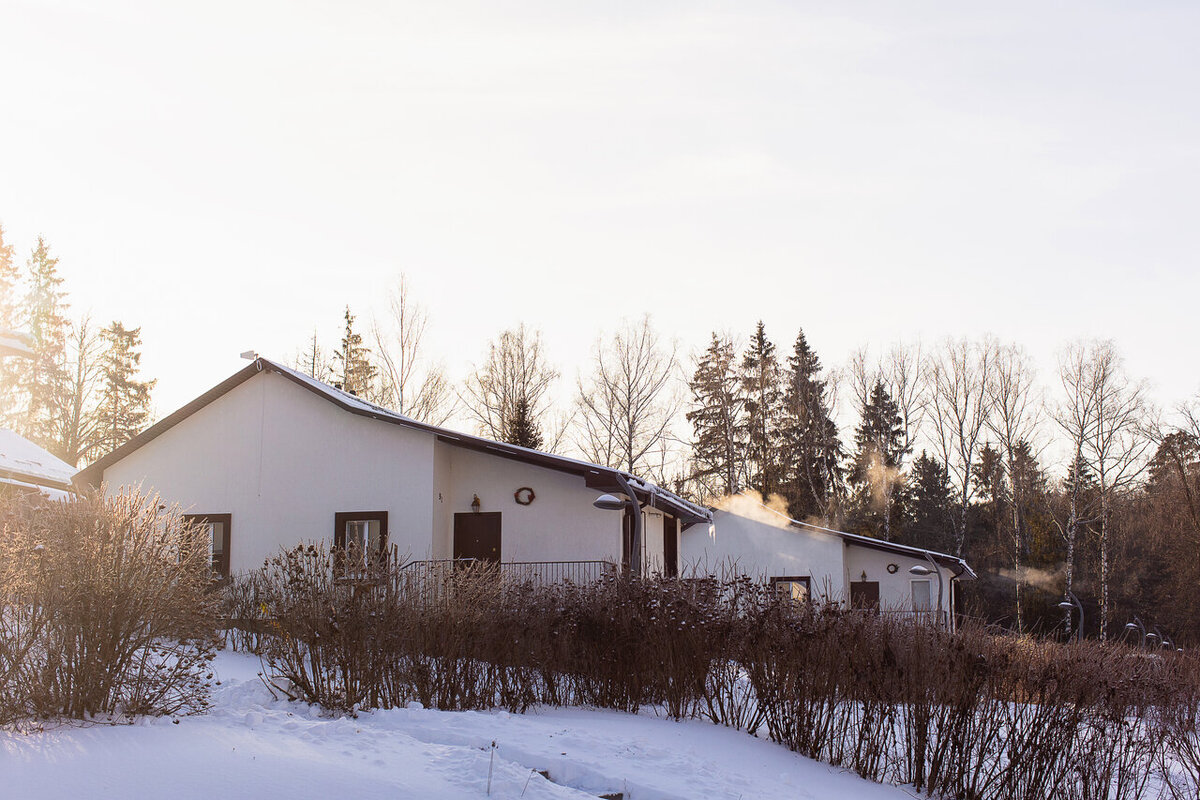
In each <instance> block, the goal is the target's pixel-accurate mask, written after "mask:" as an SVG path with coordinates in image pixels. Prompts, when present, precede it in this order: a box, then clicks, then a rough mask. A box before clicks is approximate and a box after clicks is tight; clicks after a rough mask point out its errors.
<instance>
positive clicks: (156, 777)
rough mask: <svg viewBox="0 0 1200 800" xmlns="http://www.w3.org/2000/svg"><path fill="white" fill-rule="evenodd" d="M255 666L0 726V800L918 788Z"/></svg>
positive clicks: (731, 743) (771, 794) (723, 744)
mask: <svg viewBox="0 0 1200 800" xmlns="http://www.w3.org/2000/svg"><path fill="white" fill-rule="evenodd" d="M257 671H258V660H257V659H256V658H254V657H253V656H246V655H244V654H237V653H222V654H221V655H220V656H219V657H218V658H217V661H216V673H217V678H218V679H219V680H220V681H221V685H220V686H217V687H215V691H214V696H213V699H214V708H213V710H212V712H211V713H209V714H207V715H204V716H196V717H183V718H180V719H179V720H178V721H177V722H176V721H174V720H172V719H170V718H164V719H155V720H149V719H147V720H141V721H139V722H138V723H137V724H135V725H106V724H94V725H78V724H61V723H59V724H54V725H51V726H48V727H47V728H46V729H45V730H43V731H40V732H36V733H15V732H0V797H3V798H13V800H17V799H18V798H99V797H104V798H108V797H112V798H141V797H171V798H174V799H175V800H192V798H195V799H196V800H211V798H213V797H252V798H255V800H268V798H288V799H289V800H294V799H295V798H307V797H322V798H329V797H342V796H345V797H354V798H356V800H360V799H361V800H366V799H367V798H387V799H388V800H395V799H396V798H410V797H411V798H418V797H419V798H429V799H430V800H443V799H447V800H449V799H453V800H458V798H482V797H486V796H487V784H488V770H489V761H490V760H493V758H494V761H493V763H492V766H491V768H492V786H491V796H492V797H495V798H518V797H525V798H529V799H530V800H538V798H593V800H594V798H595V797H596V796H597V795H600V794H605V793H610V792H624V793H625V798H627V800H675V798H679V800H685V799H686V800H698V799H699V798H704V799H705V800H708V799H709V798H711V799H712V800H724V798H729V800H738V798H743V799H744V800H750V798H780V797H788V798H822V799H825V798H847V799H848V800H859V798H861V799H862V800H906V798H910V797H912V795H910V794H909V793H907V792H905V791H903V790H902V789H898V788H895V787H886V786H879V785H877V784H873V783H869V782H867V781H863V780H861V779H859V778H857V777H856V776H854V775H851V774H846V773H843V772H840V771H838V770H835V769H833V768H832V767H829V766H828V765H826V764H821V763H819V762H816V761H811V760H809V759H806V758H802V757H800V756H797V755H795V754H794V753H791V752H788V751H787V750H786V749H784V748H782V747H779V746H777V745H774V744H772V743H770V742H768V741H764V740H761V739H755V738H753V737H750V736H747V735H746V734H744V733H740V732H738V731H733V730H728V729H726V728H721V727H717V726H714V725H711V724H709V723H705V722H672V721H670V720H666V719H657V718H655V717H653V716H647V715H640V716H635V715H629V714H619V713H616V712H608V711H591V710H582V709H544V710H541V711H538V712H533V713H529V714H524V715H519V714H509V713H506V712H502V711H498V712H489V713H476V712H464V713H456V712H445V711H433V710H428V709H419V708H409V709H396V710H391V711H377V712H371V713H364V714H360V715H359V717H358V718H357V719H353V718H349V717H338V718H330V717H326V716H322V714H321V712H320V710H319V709H317V708H314V707H309V706H307V705H303V704H300V703H288V702H284V701H276V700H273V699H272V698H271V695H270V694H269V693H268V692H267V690H266V689H265V688H264V687H263V685H262V684H261V683H260V682H259V680H258V678H257ZM493 741H494V742H495V743H496V750H495V753H494V756H493V753H492V752H491V744H492V742H493ZM534 770H547V771H548V772H549V775H550V780H547V779H545V778H543V777H542V776H541V775H540V774H538V773H537V772H535V771H534Z"/></svg>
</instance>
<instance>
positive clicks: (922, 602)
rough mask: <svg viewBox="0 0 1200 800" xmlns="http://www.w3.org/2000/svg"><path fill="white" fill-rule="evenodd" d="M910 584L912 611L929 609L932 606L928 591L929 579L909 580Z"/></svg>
mask: <svg viewBox="0 0 1200 800" xmlns="http://www.w3.org/2000/svg"><path fill="white" fill-rule="evenodd" d="M909 583H910V584H911V585H912V604H913V611H929V610H930V609H931V608H933V604H932V602H931V601H930V598H931V597H932V595H931V594H930V591H929V585H930V582H929V581H910V582H909Z"/></svg>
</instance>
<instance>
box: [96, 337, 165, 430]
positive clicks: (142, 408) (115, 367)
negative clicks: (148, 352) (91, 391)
mask: <svg viewBox="0 0 1200 800" xmlns="http://www.w3.org/2000/svg"><path fill="white" fill-rule="evenodd" d="M141 332H142V329H141V328H126V327H125V326H124V325H122V324H121V323H120V322H113V323H112V324H111V325H109V326H108V327H107V328H105V329H104V331H103V333H102V335H103V337H104V342H105V344H106V345H107V348H106V349H105V352H104V358H103V362H104V388H103V391H102V395H101V402H100V417H101V426H100V441H99V443H98V447H97V449H98V450H99V451H100V452H101V453H110V452H112V451H113V450H115V449H116V448H118V447H120V446H121V445H123V444H125V442H127V441H129V440H130V439H132V438H133V437H134V436H136V435H137V434H138V433H139V432H140V431H141V430H142V429H143V428H145V427H146V423H147V422H149V420H150V390H151V389H153V388H154V384H155V381H152V380H150V381H139V380H138V379H137V376H138V372H139V370H140V363H141V360H142V354H141V351H140V347H141V344H142V339H141Z"/></svg>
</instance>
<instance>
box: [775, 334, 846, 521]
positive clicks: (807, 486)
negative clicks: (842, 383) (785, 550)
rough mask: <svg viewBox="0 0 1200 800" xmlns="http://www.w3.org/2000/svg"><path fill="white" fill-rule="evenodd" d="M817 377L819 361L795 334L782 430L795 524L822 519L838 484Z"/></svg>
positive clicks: (832, 435)
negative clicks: (807, 519)
mask: <svg viewBox="0 0 1200 800" xmlns="http://www.w3.org/2000/svg"><path fill="white" fill-rule="evenodd" d="M820 373H821V361H820V359H818V358H817V354H816V353H815V352H813V350H812V348H810V347H809V346H808V341H807V340H806V339H805V338H804V331H800V334H799V335H798V336H797V337H796V344H795V346H794V347H793V348H792V355H791V356H789V357H788V369H787V376H786V379H787V388H786V392H785V396H784V410H783V422H782V429H781V448H782V453H783V458H782V466H783V473H784V476H785V496H786V497H787V500H788V513H789V514H790V515H791V516H792V517H793V518H795V519H806V518H810V517H827V516H828V514H829V511H830V504H831V501H832V500H833V499H834V495H835V494H836V493H837V492H838V491H839V489H840V486H841V482H842V467H841V461H842V457H843V451H842V442H841V439H840V438H839V437H838V429H837V423H835V422H834V421H833V418H832V416H831V414H830V409H829V405H828V401H827V400H826V383H825V381H824V380H822V379H821V378H820Z"/></svg>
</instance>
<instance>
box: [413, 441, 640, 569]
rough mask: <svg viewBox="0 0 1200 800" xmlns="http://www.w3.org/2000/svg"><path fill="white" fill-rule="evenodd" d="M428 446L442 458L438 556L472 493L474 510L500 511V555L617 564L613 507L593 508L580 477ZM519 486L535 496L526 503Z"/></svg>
mask: <svg viewBox="0 0 1200 800" xmlns="http://www.w3.org/2000/svg"><path fill="white" fill-rule="evenodd" d="M436 447H437V448H439V449H440V452H439V453H438V456H437V459H438V463H441V461H442V460H443V459H444V461H445V465H446V466H445V468H443V469H439V470H438V471H437V473H438V474H437V484H436V485H435V487H434V490H435V492H436V494H437V495H438V496H440V497H441V498H442V503H441V505H442V506H443V509H444V510H443V511H442V513H441V515H440V517H439V522H438V528H437V530H436V532H435V534H434V541H435V546H434V550H435V551H436V552H438V553H443V554H445V555H444V556H443V557H449V556H450V555H451V554H452V548H453V542H454V514H455V513H469V512H470V511H471V500H472V498H473V497H474V496H475V495H479V501H480V511H499V512H500V514H501V517H500V524H501V534H500V559H501V561H593V560H604V561H610V562H612V563H614V564H620V563H621V512H619V511H603V510H601V509H598V508H595V507H594V506H593V505H592V501H593V500H595V499H596V497H597V496H598V495H599V494H600V492H598V491H597V490H595V489H589V488H587V486H586V485H584V480H583V478H582V477H580V476H578V475H571V474H569V473H565V472H559V471H557V470H552V469H546V468H545V467H539V466H535V465H533V464H525V463H523V462H520V461H514V460H512V459H509V458H504V457H502V456H499V455H491V454H487V453H481V452H478V451H476V450H469V449H467V448H463V447H457V446H455V445H452V444H448V443H446V442H438V443H437V445H436ZM523 486H528V487H531V488H532V489H533V490H534V493H535V495H536V497H535V499H534V501H533V503H532V504H530V505H527V506H523V505H521V504H519V503H518V502H517V501H516V499H515V498H514V497H513V493H514V492H516V490H517V489H520V488H521V487H523ZM661 524H662V522H661V520H660V521H659V525H660V530H661ZM659 538H660V541H659V548H660V551H661V547H662V542H661V535H660V537H659ZM660 558H661V556H660Z"/></svg>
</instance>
